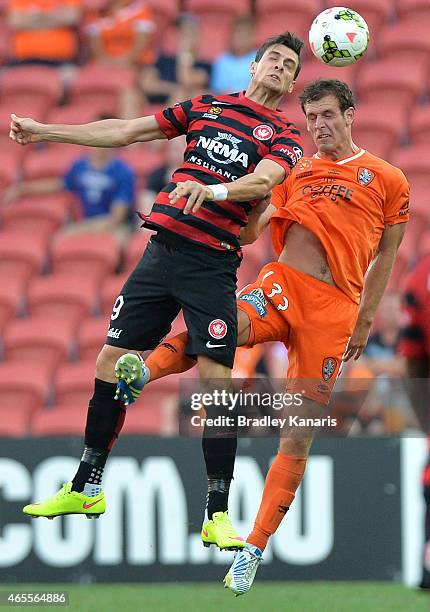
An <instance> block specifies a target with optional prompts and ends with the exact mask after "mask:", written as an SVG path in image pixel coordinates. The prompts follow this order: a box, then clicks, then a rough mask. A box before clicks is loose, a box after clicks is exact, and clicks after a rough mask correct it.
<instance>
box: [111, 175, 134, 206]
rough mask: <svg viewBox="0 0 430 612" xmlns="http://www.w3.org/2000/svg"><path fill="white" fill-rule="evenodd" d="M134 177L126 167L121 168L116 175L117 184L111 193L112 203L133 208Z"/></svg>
mask: <svg viewBox="0 0 430 612" xmlns="http://www.w3.org/2000/svg"><path fill="white" fill-rule="evenodd" d="M134 187H135V175H134V172H133V171H132V170H131V169H130V168H128V167H122V168H121V169H120V172H119V173H118V182H117V187H116V189H115V192H114V193H113V197H112V202H113V203H115V204H118V203H119V202H121V204H126V205H127V206H133V203H134Z"/></svg>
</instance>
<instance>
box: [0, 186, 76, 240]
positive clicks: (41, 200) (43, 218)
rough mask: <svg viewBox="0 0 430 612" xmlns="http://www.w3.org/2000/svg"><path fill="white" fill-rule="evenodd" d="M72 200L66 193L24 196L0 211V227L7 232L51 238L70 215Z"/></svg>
mask: <svg viewBox="0 0 430 612" xmlns="http://www.w3.org/2000/svg"><path fill="white" fill-rule="evenodd" d="M71 204H72V199H71V196H70V194H69V193H67V192H58V193H55V194H52V195H43V196H26V197H22V198H19V199H18V200H16V201H15V202H13V204H12V205H11V206H8V207H5V208H4V209H3V210H2V211H1V217H0V218H1V226H2V228H3V229H5V230H7V231H33V230H34V228H35V227H37V232H38V233H39V234H43V235H46V236H51V235H52V234H53V233H54V232H55V231H56V230H57V229H59V228H60V227H61V225H63V224H64V223H65V222H66V220H67V218H68V216H69V213H70V210H71Z"/></svg>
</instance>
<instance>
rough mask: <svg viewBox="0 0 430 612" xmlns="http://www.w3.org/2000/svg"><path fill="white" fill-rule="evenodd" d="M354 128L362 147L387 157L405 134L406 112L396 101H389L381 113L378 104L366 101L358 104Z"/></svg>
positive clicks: (357, 141)
mask: <svg viewBox="0 0 430 612" xmlns="http://www.w3.org/2000/svg"><path fill="white" fill-rule="evenodd" d="M353 130H354V140H355V141H356V143H357V144H358V145H359V146H360V147H362V148H363V149H367V150H368V151H369V152H370V153H373V154H374V155H379V156H380V157H383V158H386V157H388V156H389V155H390V153H391V151H392V150H393V149H395V148H396V147H397V146H399V145H400V143H401V140H402V137H404V136H405V130H406V113H405V111H404V109H403V108H401V107H399V106H397V104H395V103H391V104H390V103H387V104H386V105H385V106H384V112H382V113H381V107H380V106H379V105H378V104H373V103H371V102H367V103H366V102H364V103H363V104H359V105H358V106H357V109H356V115H355V121H354V128H353Z"/></svg>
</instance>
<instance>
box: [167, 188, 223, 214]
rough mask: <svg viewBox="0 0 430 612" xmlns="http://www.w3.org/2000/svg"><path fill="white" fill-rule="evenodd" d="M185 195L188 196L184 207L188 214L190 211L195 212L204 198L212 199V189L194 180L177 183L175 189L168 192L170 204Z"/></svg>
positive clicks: (185, 212)
mask: <svg viewBox="0 0 430 612" xmlns="http://www.w3.org/2000/svg"><path fill="white" fill-rule="evenodd" d="M185 196H190V197H189V198H188V201H187V203H186V204H185V207H184V214H185V215H188V214H189V213H190V212H197V211H198V209H199V208H200V206H201V205H202V204H203V202H204V201H205V200H213V199H214V197H213V193H212V191H211V190H210V189H209V188H208V187H206V185H202V184H200V183H197V182H196V181H184V182H183V183H178V184H177V185H176V187H175V189H174V190H173V191H171V192H170V193H169V199H170V202H171V203H172V204H175V203H176V202H177V201H178V200H179V199H180V198H183V197H185Z"/></svg>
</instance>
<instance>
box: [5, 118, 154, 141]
mask: <svg viewBox="0 0 430 612" xmlns="http://www.w3.org/2000/svg"><path fill="white" fill-rule="evenodd" d="M9 137H10V138H11V139H12V140H14V141H15V142H16V143H18V144H20V145H26V144H30V143H32V142H41V141H49V142H64V143H69V144H78V145H86V146H89V147H123V146H125V145H128V144H132V143H133V142H146V141H149V140H157V139H162V138H166V136H165V134H164V133H163V132H162V131H161V129H160V126H159V124H158V122H157V120H156V119H155V117H154V116H153V115H151V116H149V117H139V118H138V119H104V120H102V121H93V122H91V123H84V124H82V125H65V124H58V125H56V124H46V123H40V122H39V121H35V120H34V119H30V118H29V117H17V116H16V115H13V114H12V115H11V122H10V132H9Z"/></svg>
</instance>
